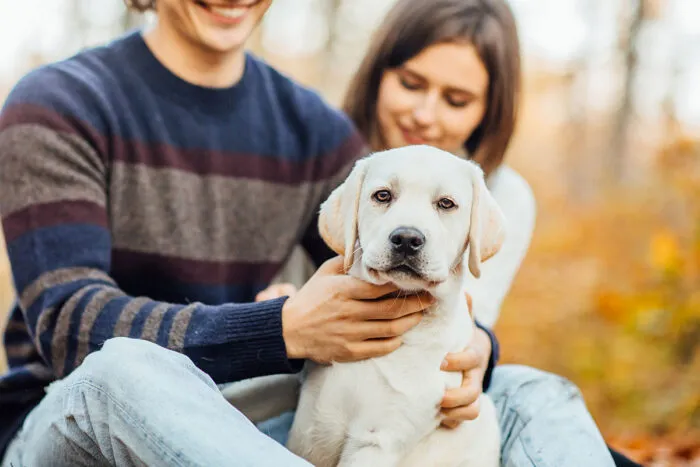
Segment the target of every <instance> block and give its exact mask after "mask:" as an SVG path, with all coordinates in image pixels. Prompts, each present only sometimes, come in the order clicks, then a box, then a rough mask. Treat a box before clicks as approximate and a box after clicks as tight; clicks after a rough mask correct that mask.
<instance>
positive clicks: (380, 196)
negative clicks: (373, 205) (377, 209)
mask: <svg viewBox="0 0 700 467" xmlns="http://www.w3.org/2000/svg"><path fill="white" fill-rule="evenodd" d="M372 198H374V200H375V201H376V202H378V203H388V202H389V201H391V192H390V191H389V190H379V191H377V192H375V193H374V194H373V195H372Z"/></svg>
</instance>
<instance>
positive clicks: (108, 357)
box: [66, 337, 216, 392]
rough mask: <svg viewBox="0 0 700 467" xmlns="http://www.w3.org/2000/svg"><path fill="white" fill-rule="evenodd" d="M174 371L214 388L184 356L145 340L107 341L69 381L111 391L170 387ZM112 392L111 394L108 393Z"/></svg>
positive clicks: (119, 339) (114, 339)
mask: <svg viewBox="0 0 700 467" xmlns="http://www.w3.org/2000/svg"><path fill="white" fill-rule="evenodd" d="M174 372H186V373H191V374H193V375H195V376H197V377H198V378H200V379H202V380H203V381H204V382H206V383H207V384H208V385H211V386H213V387H214V388H216V386H215V385H214V382H213V381H211V378H209V377H208V376H207V375H206V374H204V373H203V372H202V371H200V370H199V369H198V368H196V367H195V365H194V364H193V363H192V361H191V360H190V359H189V358H187V357H186V356H185V355H183V354H180V353H178V352H174V351H171V350H168V349H166V348H164V347H161V346H159V345H157V344H154V343H152V342H149V341H145V340H143V339H131V338H127V337H115V338H112V339H109V340H107V341H106V342H105V343H104V345H103V346H102V348H101V349H100V350H98V351H95V352H93V353H91V354H89V355H88V356H87V357H86V358H85V360H84V361H83V362H82V364H81V365H80V366H78V368H77V369H76V370H75V371H73V373H71V374H70V375H69V376H68V378H66V380H67V381H70V382H71V383H70V384H69V385H71V386H72V385H74V384H76V383H79V382H85V381H89V382H90V384H91V385H93V386H97V387H100V388H102V389H103V390H107V391H108V390H109V388H118V389H119V390H120V391H121V390H123V389H124V388H125V387H131V388H132V389H136V388H135V387H150V388H153V387H157V386H158V384H167V381H168V379H169V378H168V376H169V375H172V374H173V373H174ZM108 392H109V391H108Z"/></svg>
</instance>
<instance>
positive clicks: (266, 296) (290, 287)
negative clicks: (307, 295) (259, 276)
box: [255, 283, 297, 302]
mask: <svg viewBox="0 0 700 467" xmlns="http://www.w3.org/2000/svg"><path fill="white" fill-rule="evenodd" d="M296 293H297V288H296V286H295V285H294V284H288V283H283V284H272V285H271V286H269V287H268V288H266V289H265V290H261V291H260V292H258V294H257V295H256V296H255V301H256V302H263V301H265V300H274V299H275V298H280V297H284V296H285V295H287V296H289V297H293V296H294V294H296Z"/></svg>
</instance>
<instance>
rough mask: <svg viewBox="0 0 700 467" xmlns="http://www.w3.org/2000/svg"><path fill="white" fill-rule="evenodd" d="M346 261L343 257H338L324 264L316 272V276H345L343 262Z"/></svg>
mask: <svg viewBox="0 0 700 467" xmlns="http://www.w3.org/2000/svg"><path fill="white" fill-rule="evenodd" d="M344 261H345V259H344V258H343V257H342V256H336V257H334V258H331V259H329V260H327V261H326V262H324V263H323V264H322V265H321V266H320V267H319V268H318V270H317V271H316V274H320V275H324V276H329V275H336V274H344V273H345V271H344V269H343V262H344Z"/></svg>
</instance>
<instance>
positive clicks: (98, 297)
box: [75, 288, 125, 366]
mask: <svg viewBox="0 0 700 467" xmlns="http://www.w3.org/2000/svg"><path fill="white" fill-rule="evenodd" d="M124 296H125V294H124V292H122V291H121V290H118V289H114V288H105V289H104V290H100V291H99V292H97V293H96V294H95V295H94V296H93V297H92V298H91V299H90V301H89V302H88V304H87V306H86V307H85V310H84V311H83V314H82V316H81V317H80V330H79V331H78V350H77V353H76V354H75V366H78V365H80V363H82V361H83V360H84V359H85V357H87V354H88V352H89V351H90V335H91V333H92V327H93V325H94V324H95V321H96V320H97V318H98V317H99V316H100V314H101V313H102V311H103V309H104V307H105V305H107V303H108V302H109V301H111V300H113V299H115V298H117V297H124ZM103 337H105V339H107V338H108V337H111V336H103Z"/></svg>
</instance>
